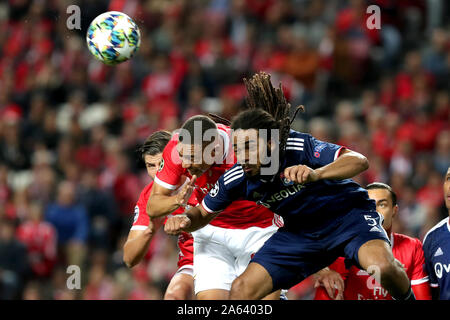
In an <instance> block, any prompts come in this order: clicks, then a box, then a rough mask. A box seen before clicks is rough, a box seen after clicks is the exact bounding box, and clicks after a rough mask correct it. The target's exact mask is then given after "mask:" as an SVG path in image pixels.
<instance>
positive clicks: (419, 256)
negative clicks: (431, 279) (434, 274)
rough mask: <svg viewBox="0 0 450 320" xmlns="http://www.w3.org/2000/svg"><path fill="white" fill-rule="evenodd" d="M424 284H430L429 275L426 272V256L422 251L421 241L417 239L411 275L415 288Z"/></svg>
mask: <svg viewBox="0 0 450 320" xmlns="http://www.w3.org/2000/svg"><path fill="white" fill-rule="evenodd" d="M424 282H428V275H427V272H426V271H425V256H424V253H423V249H422V243H421V242H420V240H419V239H416V240H415V250H414V257H413V266H412V273H411V285H413V286H414V285H418V284H421V283H424Z"/></svg>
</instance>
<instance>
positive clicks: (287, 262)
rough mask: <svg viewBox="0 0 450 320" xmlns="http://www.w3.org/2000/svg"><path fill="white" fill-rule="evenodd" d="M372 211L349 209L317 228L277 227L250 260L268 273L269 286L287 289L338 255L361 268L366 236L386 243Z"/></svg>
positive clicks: (379, 224) (379, 219) (377, 214)
mask: <svg viewBox="0 0 450 320" xmlns="http://www.w3.org/2000/svg"><path fill="white" fill-rule="evenodd" d="M382 223H383V216H382V215H381V214H379V213H378V212H376V211H374V210H373V211H368V210H362V209H353V210H351V211H350V212H349V213H348V214H346V215H344V216H342V217H339V218H337V219H336V221H334V223H333V224H331V225H330V227H327V228H326V229H325V230H322V231H319V232H302V231H296V232H290V231H288V230H287V229H286V228H280V229H279V230H278V231H277V232H276V233H275V234H274V235H273V236H272V237H270V238H269V240H267V241H266V243H265V244H264V245H263V246H262V247H261V249H260V250H259V251H258V252H257V253H256V254H255V256H254V257H253V259H252V260H251V262H256V263H258V264H260V265H261V266H263V267H264V268H265V269H266V270H267V271H268V272H269V274H270V276H271V277H272V282H273V289H274V290H277V289H288V288H290V287H292V286H294V285H296V284H297V283H299V282H301V281H302V280H303V279H305V278H306V277H308V276H309V275H311V274H313V273H316V272H317V271H319V270H321V269H323V268H325V267H327V266H329V265H330V264H331V263H333V262H334V261H335V260H336V259H337V258H338V257H345V258H346V260H347V262H351V263H353V264H355V265H356V266H357V267H358V268H361V266H360V265H359V262H358V250H359V248H360V247H361V246H362V245H363V244H364V243H366V242H367V241H369V240H374V239H381V240H385V241H387V242H388V243H389V238H388V236H387V234H386V231H385V230H384V229H383V227H382Z"/></svg>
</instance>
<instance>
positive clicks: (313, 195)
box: [202, 130, 375, 231]
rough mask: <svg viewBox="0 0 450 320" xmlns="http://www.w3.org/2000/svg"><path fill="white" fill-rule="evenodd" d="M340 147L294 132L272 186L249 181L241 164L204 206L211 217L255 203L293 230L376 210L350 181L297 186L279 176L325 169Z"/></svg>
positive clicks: (254, 179)
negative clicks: (239, 203)
mask: <svg viewBox="0 0 450 320" xmlns="http://www.w3.org/2000/svg"><path fill="white" fill-rule="evenodd" d="M342 148H343V147H341V146H338V145H336V144H332V143H328V142H323V141H319V140H317V139H315V138H314V137H312V136H311V135H309V134H306V133H301V132H297V131H294V130H291V132H290V134H289V138H288V139H287V143H286V152H285V155H284V157H283V159H281V161H280V162H281V163H280V168H279V171H278V174H276V175H275V176H273V177H272V178H271V179H269V181H266V180H264V179H263V177H261V176H258V177H251V178H250V177H247V176H246V175H245V174H244V171H243V169H242V167H241V165H240V164H238V163H237V164H236V165H234V166H233V167H232V168H231V169H230V170H228V171H227V172H226V173H225V174H224V175H222V176H221V177H220V179H219V180H218V181H217V184H216V187H215V188H214V189H213V190H212V192H210V193H209V194H208V195H207V196H206V197H205V198H204V200H203V202H202V206H203V208H204V209H205V210H206V211H208V212H211V213H212V212H219V211H221V210H223V209H225V208H226V207H227V206H228V205H229V204H230V203H231V202H233V201H235V200H237V199H239V198H244V199H247V200H251V201H255V202H257V203H258V204H262V205H264V206H266V207H267V208H269V209H271V210H272V211H273V212H275V213H277V214H279V215H281V216H282V217H283V219H284V222H285V227H286V228H288V229H289V230H293V231H294V230H308V231H313V230H319V229H323V228H324V227H326V226H327V225H331V224H332V222H333V220H334V219H336V218H337V217H340V216H343V215H345V214H347V213H348V212H349V211H350V210H352V209H354V208H360V209H367V210H375V202H374V201H373V200H371V199H369V196H368V194H367V191H366V190H365V189H363V188H361V187H360V186H359V185H358V184H357V183H356V182H354V181H353V180H351V179H345V180H319V181H315V182H310V183H307V184H294V183H293V182H291V181H287V180H286V179H285V178H284V177H283V175H282V174H281V173H282V172H284V169H285V168H287V167H290V166H294V165H299V164H303V165H307V166H308V167H310V168H312V169H316V168H320V167H323V166H325V165H327V164H329V163H331V162H333V161H334V160H335V159H336V158H337V157H338V156H339V153H340V152H341V150H342ZM264 178H265V177H264Z"/></svg>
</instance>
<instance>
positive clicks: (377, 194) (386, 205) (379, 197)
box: [367, 189, 398, 230]
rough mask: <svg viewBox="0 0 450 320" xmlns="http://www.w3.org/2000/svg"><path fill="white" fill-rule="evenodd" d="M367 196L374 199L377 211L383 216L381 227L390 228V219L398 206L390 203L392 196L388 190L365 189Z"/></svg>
mask: <svg viewBox="0 0 450 320" xmlns="http://www.w3.org/2000/svg"><path fill="white" fill-rule="evenodd" d="M367 192H368V193H369V198H370V199H373V200H375V202H376V206H377V211H378V212H379V213H381V214H382V215H383V217H384V222H383V227H384V228H385V229H386V230H390V229H391V227H392V219H393V218H394V216H395V215H396V214H397V211H398V206H397V205H395V206H394V204H393V203H392V197H391V193H390V192H389V190H386V189H371V190H367Z"/></svg>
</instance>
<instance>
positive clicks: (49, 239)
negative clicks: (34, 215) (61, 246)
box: [16, 221, 57, 276]
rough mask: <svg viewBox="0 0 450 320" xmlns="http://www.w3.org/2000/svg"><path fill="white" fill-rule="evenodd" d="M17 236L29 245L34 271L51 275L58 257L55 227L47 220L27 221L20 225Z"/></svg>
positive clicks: (40, 274) (30, 259) (42, 274)
mask: <svg viewBox="0 0 450 320" xmlns="http://www.w3.org/2000/svg"><path fill="white" fill-rule="evenodd" d="M16 237H17V239H18V240H19V241H21V242H22V243H23V244H24V245H25V246H26V247H27V251H28V257H29V261H30V264H31V269H32V270H33V272H34V273H35V274H36V275H38V276H48V275H50V274H51V272H52V270H53V266H54V264H55V262H56V258H57V257H56V255H57V235H56V230H55V228H54V227H53V226H52V225H51V224H50V223H47V222H33V221H27V222H24V223H22V224H21V225H19V227H18V228H17V231H16Z"/></svg>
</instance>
